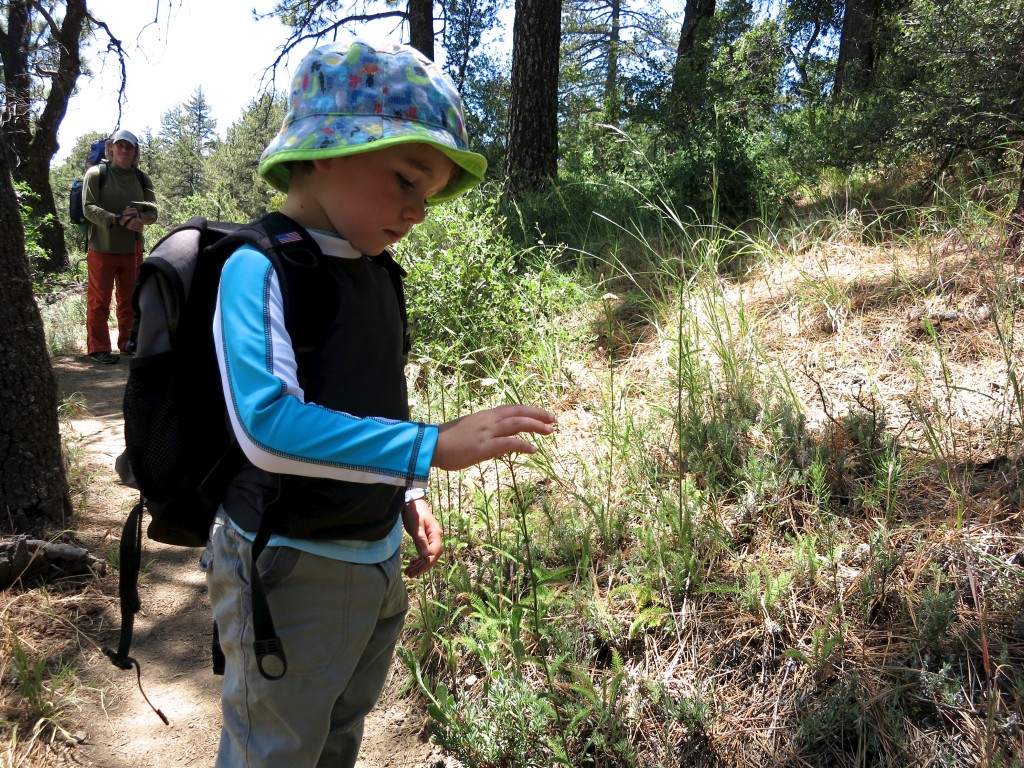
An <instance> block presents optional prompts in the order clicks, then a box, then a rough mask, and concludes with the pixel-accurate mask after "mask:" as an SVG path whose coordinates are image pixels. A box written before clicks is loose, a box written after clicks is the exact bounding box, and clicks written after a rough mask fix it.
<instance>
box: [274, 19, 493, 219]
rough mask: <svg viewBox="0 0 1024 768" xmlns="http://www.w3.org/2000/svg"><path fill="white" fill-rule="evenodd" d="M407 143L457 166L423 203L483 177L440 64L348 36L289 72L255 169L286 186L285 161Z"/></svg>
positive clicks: (465, 187) (462, 189) (452, 194)
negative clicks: (285, 99) (287, 102)
mask: <svg viewBox="0 0 1024 768" xmlns="http://www.w3.org/2000/svg"><path fill="white" fill-rule="evenodd" d="M409 142H422V143H424V144H429V145H430V146H432V147H435V148H436V149H438V150H440V151H441V152H443V153H444V154H445V155H446V156H447V157H448V158H449V159H450V160H451V161H452V162H453V163H455V164H456V165H457V166H458V167H459V168H460V169H461V173H459V174H458V176H457V178H455V179H453V180H452V181H451V182H450V183H449V184H448V186H447V187H445V188H444V189H443V190H441V192H439V193H438V194H437V195H435V196H434V197H432V198H430V199H429V200H427V203H428V204H434V203H440V202H443V201H445V200H449V199H451V198H453V197H456V196H457V195H461V194H462V193H463V192H465V191H466V190H468V189H470V188H471V187H475V186H476V185H477V184H479V183H480V182H481V181H483V178H484V171H485V170H487V160H486V159H485V158H484V157H483V156H482V155H479V154H477V153H476V152H471V151H470V150H469V136H468V134H467V133H466V120H465V114H464V113H463V110H462V99H461V98H460V97H459V93H458V91H457V90H456V89H455V85H454V84H453V83H452V81H451V80H450V79H449V78H448V77H447V76H446V75H445V74H444V73H443V72H442V71H441V68H440V67H438V66H437V65H436V64H434V63H433V62H432V61H430V59H428V58H427V57H425V56H424V55H423V54H422V53H420V52H419V51H417V50H416V49H415V48H412V47H410V46H407V45H399V44H396V43H383V44H378V43H373V42H370V41H369V40H367V39H365V38H354V39H352V40H350V41H347V42H334V43H330V44H328V45H324V46H321V47H319V48H314V49H313V50H312V51H311V52H310V53H308V54H307V55H306V56H305V58H303V60H302V62H301V63H300V64H299V68H298V70H297V71H296V72H295V75H294V77H293V78H292V86H291V108H290V110H289V112H288V114H287V115H285V118H284V123H283V125H282V126H281V131H280V133H278V135H277V137H276V138H275V139H274V140H273V141H272V142H270V145H269V146H268V147H267V148H266V149H265V150H264V151H263V155H262V156H261V157H260V165H259V172H260V176H262V177H263V178H264V180H265V181H267V182H268V183H269V184H270V185H272V186H273V187H275V188H276V189H279V190H281V191H282V192H287V191H288V182H289V179H290V171H289V168H288V165H287V163H288V162H289V161H292V160H318V159H321V158H330V157H341V156H343V155H354V154H357V153H360V152H371V151H373V150H377V149H384V148H385V147H391V146H395V145H397V144H405V143H409Z"/></svg>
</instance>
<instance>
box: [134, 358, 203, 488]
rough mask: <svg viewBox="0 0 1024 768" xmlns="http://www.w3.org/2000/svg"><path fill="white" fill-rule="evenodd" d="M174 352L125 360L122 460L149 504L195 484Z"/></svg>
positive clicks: (183, 387)
mask: <svg viewBox="0 0 1024 768" xmlns="http://www.w3.org/2000/svg"><path fill="white" fill-rule="evenodd" d="M180 368H181V366H178V365H176V361H175V354H174V353H173V352H164V353H161V354H158V355H150V356H147V357H145V358H141V357H140V358H135V359H133V360H132V361H131V371H130V373H129V375H128V383H127V384H126V385H125V393H124V433H125V444H126V447H127V451H128V460H129V462H130V463H131V467H132V471H133V472H134V473H135V478H136V480H137V481H138V485H139V488H140V489H141V490H142V493H143V494H144V495H145V496H146V497H147V498H148V499H151V500H162V499H170V498H173V497H175V496H177V495H179V494H181V493H183V492H185V491H186V490H187V489H188V488H190V487H194V485H195V481H194V477H193V476H192V475H193V470H192V467H191V466H190V464H191V461H190V460H189V457H190V456H191V457H193V458H194V453H193V451H194V450H195V449H196V446H190V445H189V440H188V437H189V429H188V428H187V425H186V424H185V423H184V419H185V418H186V417H187V416H188V410H187V409H188V408H189V405H190V403H189V400H188V392H189V390H188V388H187V382H185V381H183V376H182V372H181V370H180Z"/></svg>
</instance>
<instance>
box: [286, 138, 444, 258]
mask: <svg viewBox="0 0 1024 768" xmlns="http://www.w3.org/2000/svg"><path fill="white" fill-rule="evenodd" d="M313 166H314V168H315V171H314V172H313V173H312V174H311V179H310V185H309V187H307V189H309V190H310V192H311V193H312V195H311V197H312V199H310V197H306V199H305V201H304V203H307V204H303V205H302V212H303V214H308V216H306V217H305V218H307V220H306V221H302V220H299V223H300V224H303V225H304V226H308V227H313V228H318V229H327V230H333V231H335V232H337V233H338V234H340V235H341V236H342V237H344V238H345V239H346V240H348V241H349V243H351V244H352V247H354V248H355V249H356V250H358V251H359V252H360V253H365V254H367V255H369V256H374V255H376V254H378V253H381V252H382V251H384V250H385V249H386V248H387V247H388V246H391V245H394V244H395V243H397V242H398V241H399V240H401V239H402V238H403V237H405V236H406V235H407V234H409V230H411V229H412V228H413V226H414V225H416V224H419V223H420V222H421V221H423V219H424V217H425V215H426V201H427V199H428V198H430V197H432V196H434V195H436V194H438V193H439V192H440V191H441V190H443V189H444V188H445V187H446V186H448V182H449V181H450V180H451V178H452V174H453V173H454V172H455V164H454V163H453V162H452V161H451V160H449V159H448V158H447V157H446V156H445V155H444V154H443V153H441V152H440V151H439V150H437V149H435V148H434V147H431V146H430V145H428V144H419V143H410V144H399V145H396V146H392V147H386V148H384V149H378V150H374V151H372V152H364V153H361V154H357V155H347V156H345V157H332V158H327V159H323V160H314V161H313ZM317 209H318V210H317ZM293 218H294V216H293ZM314 219H315V220H316V221H314Z"/></svg>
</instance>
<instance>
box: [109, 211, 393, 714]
mask: <svg viewBox="0 0 1024 768" xmlns="http://www.w3.org/2000/svg"><path fill="white" fill-rule="evenodd" d="M243 244H249V245H252V246H254V247H256V248H258V249H259V250H261V251H262V252H263V253H265V254H266V255H267V257H268V258H269V259H270V261H271V263H272V264H273V266H274V269H275V270H276V272H277V276H278V280H279V281H280V284H281V289H282V295H283V297H284V310H285V325H286V327H287V328H288V330H289V334H290V335H291V336H292V342H293V345H294V346H295V347H296V348H297V349H298V348H307V347H311V346H315V345H316V342H317V339H316V338H312V334H313V333H314V332H315V330H314V329H317V328H318V326H323V325H325V323H318V322H317V320H316V318H315V317H313V318H312V319H311V318H310V313H311V312H314V313H315V311H316V308H315V306H314V307H310V303H309V302H306V303H303V302H302V300H301V298H300V297H301V296H302V294H303V292H304V291H306V290H307V288H308V286H309V282H310V281H311V280H315V278H316V275H317V272H316V269H315V268H316V266H317V264H318V263H319V260H320V256H321V253H320V248H319V246H317V244H316V243H315V241H313V240H312V238H311V237H310V236H309V234H308V233H307V232H306V231H305V229H303V228H302V227H300V226H299V225H298V224H296V223H295V222H294V221H292V220H291V219H290V218H288V217H287V216H285V215H284V214H281V213H271V214H268V215H267V216H264V217H263V218H261V219H259V220H258V221H256V222H253V223H252V224H249V225H242V224H232V223H224V222H214V221H209V220H207V219H205V218H202V217H196V218H194V219H191V220H190V221H188V222H187V223H186V224H183V225H181V226H180V227H177V228H175V229H174V230H172V231H171V232H170V233H169V234H168V235H166V236H165V237H164V238H163V239H162V240H160V242H158V243H157V244H156V245H155V246H154V248H153V250H152V251H151V253H150V255H149V256H148V257H147V258H146V259H145V260H144V261H143V262H142V264H141V266H140V268H139V276H138V280H137V281H136V284H135V291H134V294H133V296H132V306H133V308H134V310H135V321H134V324H133V328H132V341H133V342H135V355H134V356H133V357H132V358H131V360H130V363H129V373H128V382H127V385H126V386H125V394H124V429H125V444H126V450H125V454H124V455H122V457H119V460H118V471H119V474H120V475H121V477H122V480H125V481H126V482H129V484H131V485H133V486H134V487H137V488H139V490H140V499H139V502H138V504H136V505H135V507H134V508H133V509H132V511H131V513H130V514H129V516H128V519H127V521H126V522H125V525H124V530H123V533H122V537H121V547H120V599H121V637H120V643H119V646H118V649H117V650H116V651H113V650H111V649H109V648H104V649H103V652H104V653H105V654H106V655H107V656H108V657H109V658H110V659H111V661H112V662H113V663H114V664H115V666H118V667H120V668H122V669H128V668H131V667H132V666H134V667H135V668H136V669H138V663H137V662H136V661H135V660H134V659H132V658H131V657H130V656H129V655H128V652H129V650H130V647H131V635H132V628H133V624H134V616H135V613H136V612H138V610H139V608H140V600H139V594H138V575H139V568H140V566H141V557H142V555H141V550H142V517H143V511H144V510H148V512H149V514H150V518H151V521H150V524H149V526H148V528H147V531H146V532H147V536H148V537H149V538H150V539H153V540H154V541H159V542H162V543H165V544H171V545H175V546H183V547H204V546H206V541H207V537H208V535H209V530H210V526H211V524H212V522H213V518H214V515H215V514H216V512H217V509H218V507H219V506H220V502H221V500H222V498H223V495H224V492H225V490H226V489H227V486H228V484H229V483H230V482H231V480H232V479H233V477H234V476H235V474H237V472H238V471H239V470H240V469H241V467H242V466H243V462H244V456H243V454H242V451H241V448H240V447H239V446H238V445H237V443H236V442H235V439H234V435H233V432H232V431H231V427H230V425H229V422H228V418H227V412H226V409H225V404H224V394H223V389H222V383H221V377H220V371H219V368H218V364H217V357H216V349H215V346H214V339H213V315H214V309H215V305H216V299H217V291H218V284H219V280H220V273H221V270H222V268H223V266H224V263H225V261H226V260H227V258H228V257H229V256H230V255H231V254H232V253H233V252H234V251H235V250H236V249H237V248H238V247H239V246H240V245H243ZM374 258H375V260H376V261H377V263H378V264H380V265H381V266H383V267H385V268H386V269H387V271H388V273H389V274H390V276H391V278H392V283H393V285H394V287H395V290H396V295H397V298H398V304H399V309H400V311H401V316H402V321H403V323H404V324H405V325H406V331H405V334H406V345H408V324H407V321H406V312H405V302H404V295H403V292H402V284H401V279H402V277H403V276H404V271H403V270H402V268H401V267H400V266H398V264H397V263H395V262H394V260H393V259H391V258H390V256H388V255H384V256H380V257H374ZM313 304H315V302H313ZM293 308H294V309H293ZM300 319H301V322H300ZM320 332H321V333H322V331H320ZM125 459H126V461H125ZM264 517H265V518H269V515H265V516H264ZM270 533H271V531H270V526H269V525H268V526H266V530H264V526H261V528H260V531H259V532H257V535H256V541H255V542H254V544H253V548H252V551H253V554H252V560H253V564H254V565H255V562H256V558H257V557H258V556H259V553H260V552H261V551H262V549H263V547H265V546H266V543H267V541H269V538H270ZM253 576H254V580H253V581H254V583H253V585H252V589H253V622H254V625H255V634H256V655H257V663H258V665H259V667H260V671H261V672H262V673H263V674H264V677H267V678H269V679H277V678H279V677H281V676H282V675H283V674H284V671H285V669H286V668H287V663H286V661H285V658H284V652H283V649H282V648H281V644H280V641H279V640H278V639H277V637H276V634H275V632H274V628H273V623H272V621H271V619H270V612H269V608H268V607H267V605H266V597H265V594H264V592H263V587H262V584H260V583H259V578H258V576H259V574H258V569H257V568H255V567H254V568H253ZM215 631H216V628H215ZM267 659H275V660H276V661H275V662H273V663H270V664H269V665H268V667H267V668H266V669H265V668H264V661H265V660H267ZM214 671H215V672H222V671H223V657H222V656H220V654H219V648H218V646H217V642H216V633H215V635H214ZM158 714H159V712H158ZM161 717H162V715H161Z"/></svg>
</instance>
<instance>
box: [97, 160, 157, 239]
mask: <svg viewBox="0 0 1024 768" xmlns="http://www.w3.org/2000/svg"><path fill="white" fill-rule="evenodd" d="M105 165H106V171H105V173H106V177H107V178H106V181H105V182H104V183H103V184H102V185H101V184H100V173H101V171H100V166H99V165H94V166H93V167H92V168H90V169H89V170H88V171H86V172H85V178H84V179H83V182H82V208H83V210H84V212H85V218H87V219H88V220H89V247H90V248H95V249H96V250H97V251H103V252H105V253H135V239H136V237H138V238H140V239H141V238H142V235H141V234H136V233H135V232H132V231H131V230H129V229H125V228H124V227H122V226H120V225H119V224H117V217H118V215H119V214H120V213H121V212H122V211H123V210H124V209H125V208H126V207H127V206H129V205H131V204H132V203H133V202H138V201H144V202H148V203H153V210H154V213H153V216H152V218H151V219H150V218H148V217H147V219H146V220H147V221H155V220H156V214H155V211H156V193H155V192H154V191H153V182H152V181H151V180H150V178H149V176H147V175H146V174H145V173H143V172H142V171H138V172H137V173H136V170H135V169H129V170H124V169H121V168H118V167H117V166H116V165H114V164H113V163H106V164H105ZM140 181H141V182H142V183H140ZM101 186H102V188H101Z"/></svg>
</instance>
